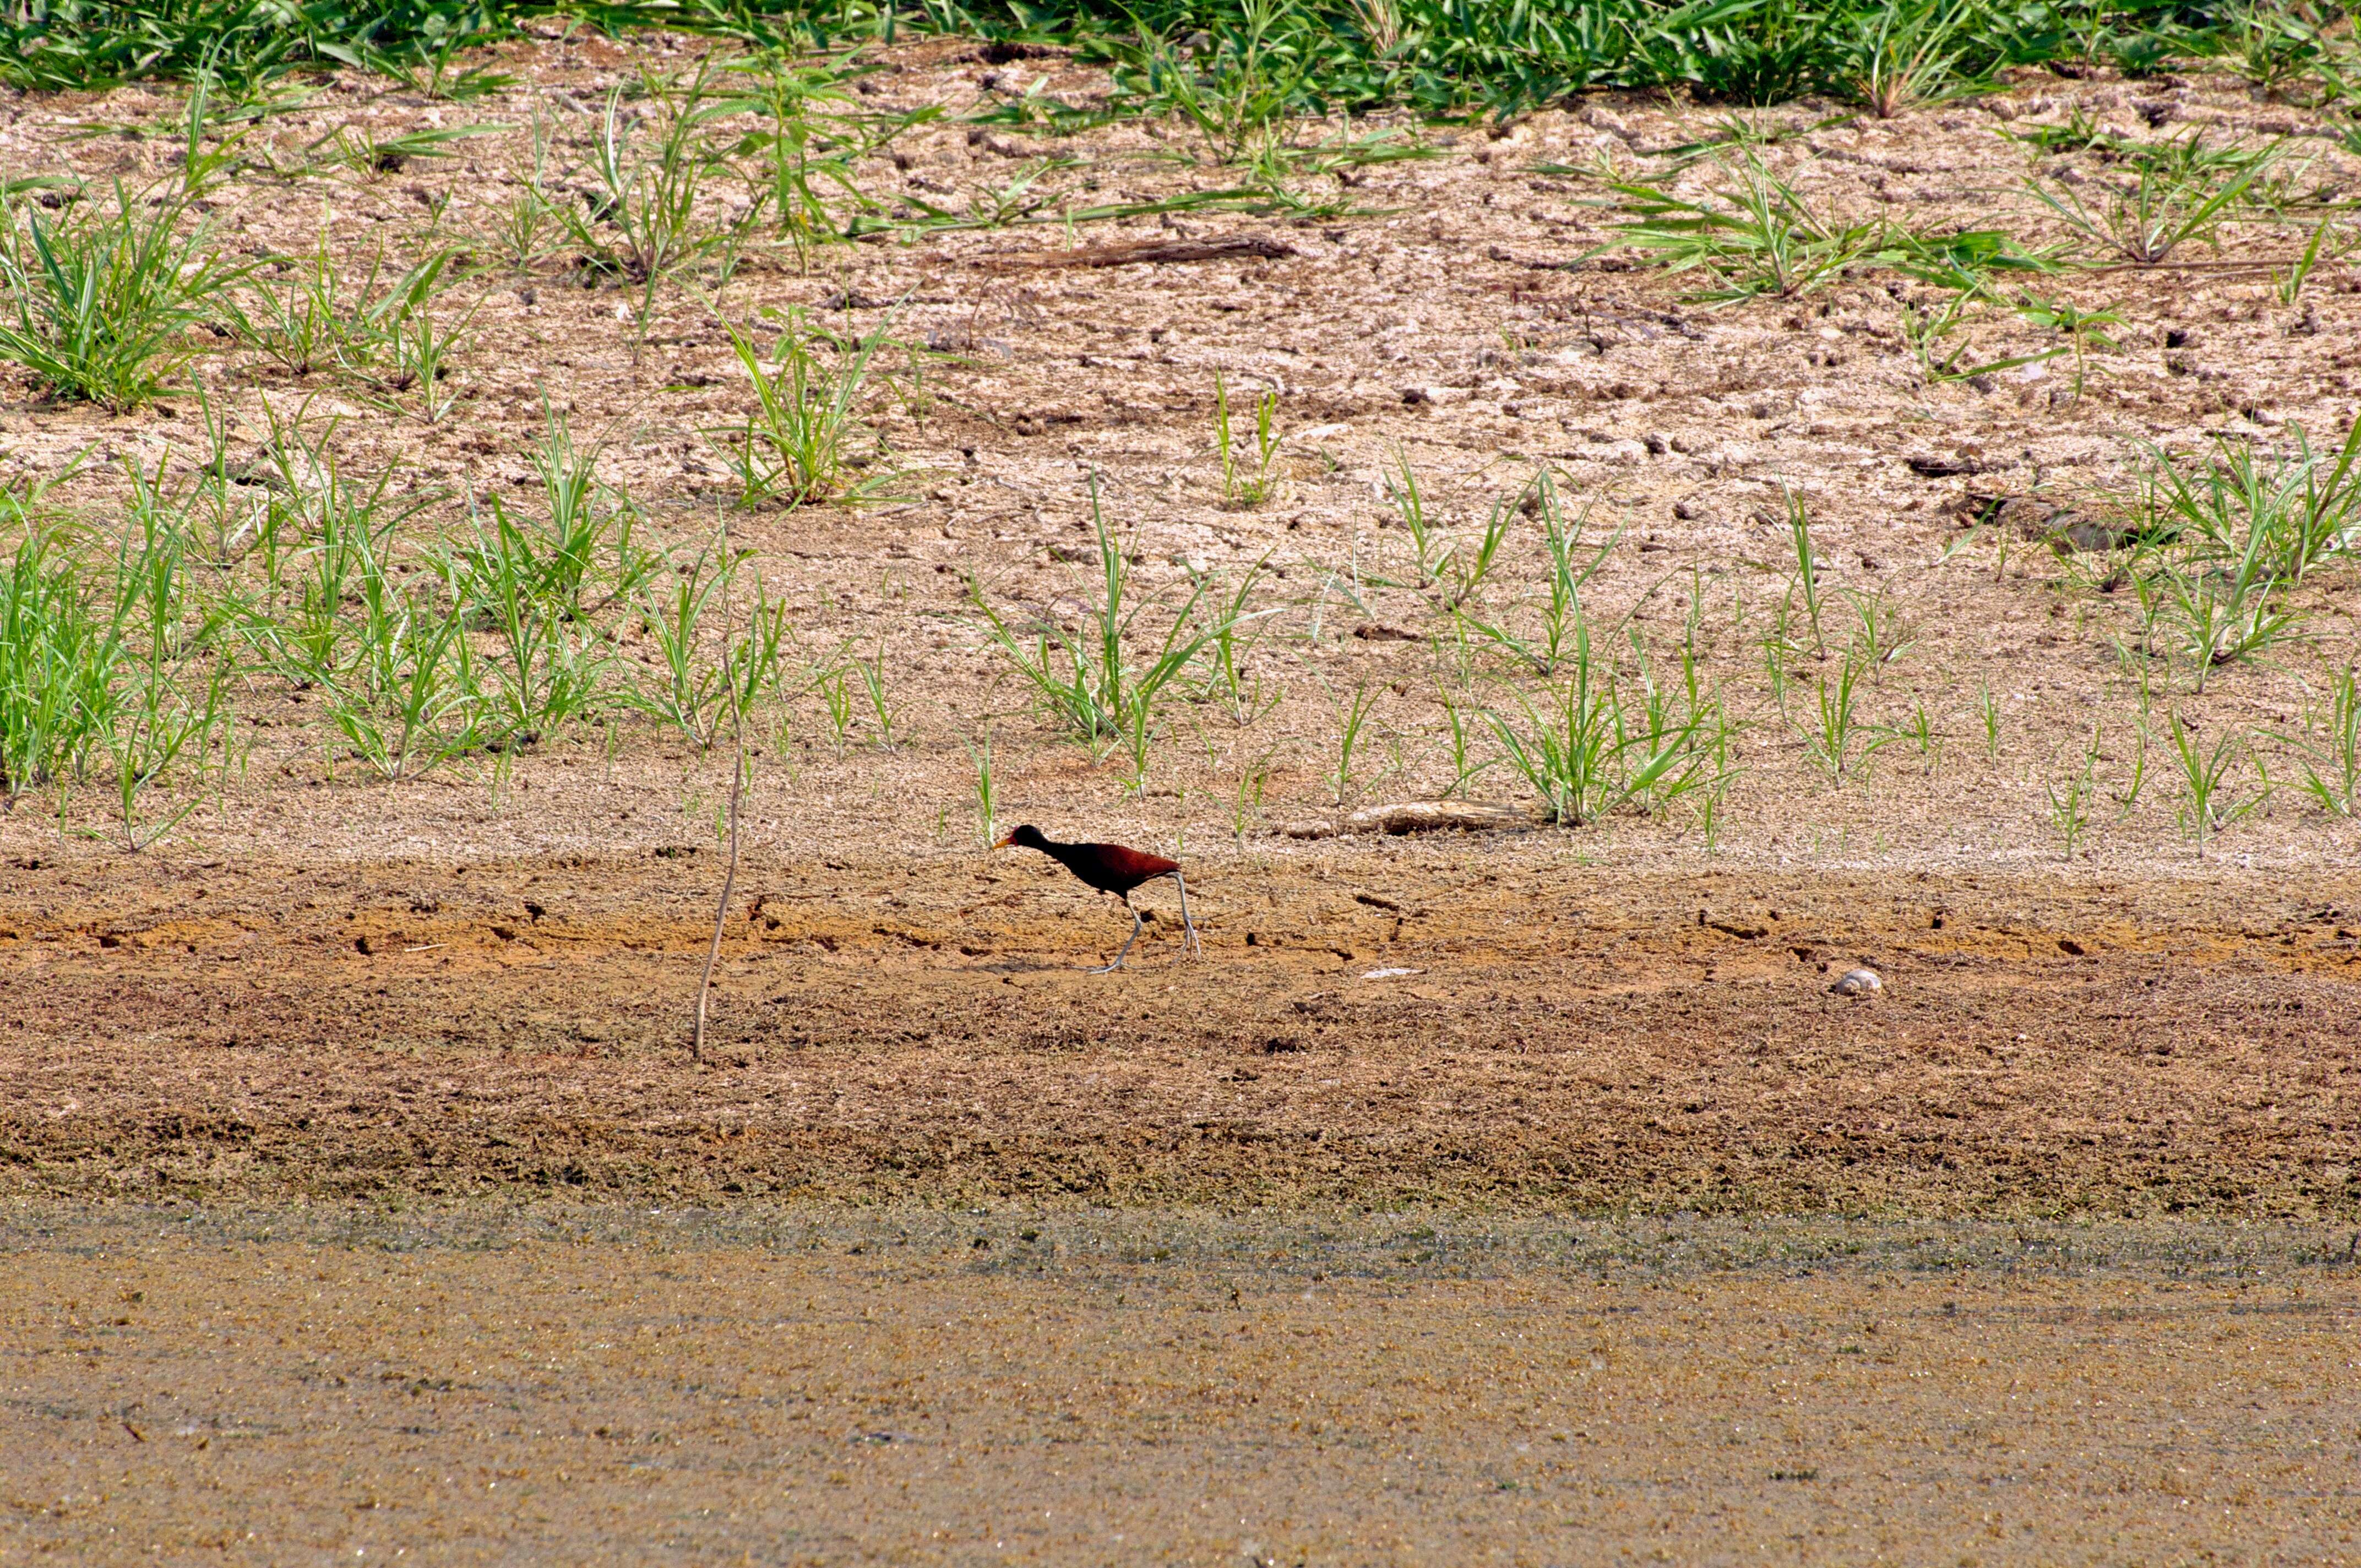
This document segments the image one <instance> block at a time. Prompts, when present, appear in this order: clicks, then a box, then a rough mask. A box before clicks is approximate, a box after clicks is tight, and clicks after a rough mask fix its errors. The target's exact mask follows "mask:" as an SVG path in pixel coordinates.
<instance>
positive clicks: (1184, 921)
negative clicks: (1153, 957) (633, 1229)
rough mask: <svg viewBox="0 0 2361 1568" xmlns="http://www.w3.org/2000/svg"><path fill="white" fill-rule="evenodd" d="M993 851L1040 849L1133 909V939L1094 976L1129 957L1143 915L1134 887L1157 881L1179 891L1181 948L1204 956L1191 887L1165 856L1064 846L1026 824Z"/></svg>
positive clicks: (1108, 847) (1177, 866) (1112, 848)
mask: <svg viewBox="0 0 2361 1568" xmlns="http://www.w3.org/2000/svg"><path fill="white" fill-rule="evenodd" d="M993 848H994V849H995V850H1009V849H1018V850H1040V851H1041V852H1042V853H1043V854H1045V855H1047V856H1049V858H1050V859H1051V860H1053V861H1057V862H1058V863H1059V864H1060V865H1061V866H1064V867H1065V868H1066V869H1067V870H1068V871H1070V872H1073V873H1074V874H1075V875H1076V876H1078V877H1080V878H1081V879H1082V881H1083V882H1085V883H1089V884H1090V885H1091V886H1093V887H1094V888H1097V889H1098V890H1099V891H1100V892H1101V893H1111V894H1115V896H1116V897H1117V898H1120V899H1122V900H1123V906H1124V907H1125V908H1126V909H1130V910H1131V935H1130V936H1128V937H1126V938H1124V939H1123V951H1122V952H1119V953H1117V954H1116V955H1115V962H1113V963H1111V964H1107V965H1104V967H1102V968H1099V969H1094V970H1092V971H1091V972H1092V973H1093V974H1105V973H1106V972H1107V971H1108V970H1119V969H1121V968H1123V960H1124V959H1126V958H1128V957H1129V956H1130V954H1131V945H1132V943H1134V942H1136V941H1137V940H1139V927H1140V926H1141V924H1142V923H1143V921H1144V919H1145V917H1144V916H1142V915H1141V914H1140V913H1139V911H1138V910H1137V909H1133V908H1132V904H1131V892H1132V889H1134V888H1136V887H1137V886H1139V885H1140V884H1141V883H1149V882H1154V881H1155V880H1156V879H1157V878H1159V877H1168V876H1169V877H1170V878H1171V879H1172V880H1173V882H1174V883H1178V884H1179V886H1180V929H1181V939H1180V941H1181V946H1180V950H1181V951H1182V952H1184V953H1191V952H1200V951H1202V945H1201V944H1200V943H1199V942H1198V940H1197V927H1196V923H1195V922H1194V921H1192V920H1191V919H1190V918H1189V884H1188V883H1187V882H1186V881H1185V880H1183V879H1182V877H1181V875H1180V861H1168V860H1166V859H1165V858H1164V857H1163V856H1161V855H1151V854H1149V853H1148V852H1147V851H1146V850H1128V849H1126V848H1125V847H1124V846H1122V845H1121V844H1060V843H1059V842H1058V841H1057V840H1056V839H1051V838H1048V837H1046V836H1045V835H1044V834H1043V833H1042V831H1041V829H1039V828H1036V827H1034V826H1033V825H1032V824H1031V823H1029V822H1028V823H1027V824H1026V825H1025V826H1024V827H1022V828H1018V829H1016V831H1015V832H1014V833H1011V834H1010V835H1009V836H1008V837H1007V838H1005V839H1002V840H1001V841H1000V842H999V843H997V844H994V846H993Z"/></svg>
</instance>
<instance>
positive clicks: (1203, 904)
mask: <svg viewBox="0 0 2361 1568" xmlns="http://www.w3.org/2000/svg"><path fill="white" fill-rule="evenodd" d="M1544 837H1545V836H1540V835H1535V836H1531V837H1530V838H1528V839H1524V840H1523V841H1519V840H1517V839H1503V840H1496V841H1491V842H1484V841H1477V840H1466V841H1462V842H1457V843H1448V844H1446V843H1439V842H1387V843H1378V844H1367V843H1345V844H1329V845H1323V846H1319V847H1317V850H1316V851H1305V852H1303V853H1301V854H1300V855H1282V856H1280V857H1279V858H1277V859H1246V858H1241V859H1235V860H1227V859H1213V858H1210V857H1209V860H1210V863H1204V864H1202V867H1201V869H1200V871H1199V873H1198V877H1199V880H1198V883H1197V884H1196V885H1197V888H1198V892H1199V894H1200V896H1199V898H1198V900H1197V903H1198V905H1199V913H1200V916H1201V918H1202V920H1203V921H1204V923H1205V925H1206V927H1207V931H1206V935H1207V956H1206V958H1205V959H1204V961H1202V963H1197V964H1191V965H1187V966H1179V965H1174V964H1172V963H1170V961H1169V958H1170V953H1171V951H1172V947H1171V944H1170V942H1169V941H1167V940H1161V939H1158V938H1161V937H1163V936H1164V935H1166V934H1168V933H1170V930H1171V927H1170V926H1161V927H1155V928H1152V930H1153V932H1154V935H1153V936H1152V937H1151V938H1150V939H1149V940H1148V941H1144V942H1143V944H1142V948H1143V951H1144V953H1145V961H1144V962H1142V963H1140V964H1139V965H1138V966H1137V967H1136V968H1135V969H1134V970H1132V971H1131V972H1129V973H1127V974H1125V975H1121V976H1115V977H1096V976H1091V975H1086V974H1082V973H1080V972H1077V970H1076V966H1077V965H1079V964H1081V963H1083V962H1088V961H1093V960H1094V959H1096V958H1097V957H1098V956H1099V955H1100V954H1101V953H1103V952H1104V951H1105V950H1108V949H1111V948H1112V945H1113V939H1114V938H1116V937H1119V935H1120V932H1121V922H1120V920H1119V919H1118V918H1117V917H1116V916H1115V915H1114V914H1113V913H1112V909H1113V906H1112V905H1109V904H1107V903H1105V902H1104V901H1097V902H1093V900H1092V898H1091V897H1090V895H1088V894H1083V893H1082V891H1081V890H1079V889H1078V888H1077V887H1075V885H1074V884H1072V883H1067V882H1062V881H1059V880H1055V878H1054V876H1053V873H1052V871H1051V869H1050V868H1049V867H1047V866H1046V864H1045V863H1044V862H1040V861H1036V860H1031V859H1027V860H1025V861H1016V860H1006V859H1004V860H1002V861H994V862H990V863H986V862H983V861H977V860H975V859H973V858H972V857H959V856H950V855H939V856H919V857H917V858H914V859H912V860H909V861H880V860H877V859H875V858H859V857H853V858H839V859H832V860H827V861H776V862H772V863H763V864H758V865H756V866H754V867H752V868H751V869H750V872H749V874H748V876H747V878H746V879H745V881H744V882H742V883H741V888H742V889H743V898H742V899H741V905H740V907H739V910H738V912H737V913H736V915H735V916H733V919H732V922H731V938H730V947H729V950H728V952H727V955H726V957H725V959H724V961H723V965H722V969H721V973H720V976H719V980H718V982H717V984H718V1003H717V1005H718V1013H717V1016H718V1019H719V1027H718V1031H717V1035H718V1038H719V1042H720V1046H719V1050H718V1052H717V1053H716V1055H715V1057H714V1058H713V1059H709V1060H708V1062H707V1063H705V1064H704V1065H701V1066H699V1065H695V1064H692V1063H690V1062H689V1061H687V1060H686V1051H685V1045H686V1038H685V1036H686V1019H687V1013H688V1006H689V998H690V996H691V994H692V991H693V987H694V983H695V977H696V969H697V961H698V960H699V959H701V957H702V953H701V948H702V945H703V941H704V940H705V936H704V933H705V931H706V930H708V929H709V927H706V926H704V922H705V921H706V920H707V919H708V916H706V915H705V913H704V911H705V910H706V909H707V908H708V907H709V905H708V904H707V903H706V902H705V901H706V899H707V898H708V897H709V890H708V888H707V887H706V886H705V885H704V884H705V883H708V882H709V881H711V880H713V879H712V877H711V876H710V874H709V872H710V868H697V867H694V866H691V867H689V868H687V869H684V867H683V865H682V863H681V862H680V861H676V860H666V859H659V858H653V857H648V858H641V859H636V860H618V861H604V862H602V861H591V860H587V859H582V858H573V859H564V860H547V861H533V862H503V863H484V864H475V865H466V866H452V865H448V864H442V865H434V864H427V863H423V862H421V863H407V864H405V863H392V864H384V863H379V864H374V865H366V866H356V865H346V866H342V867H338V868H335V869H332V870H328V871H319V870H316V869H308V868H306V867H304V866H300V865H279V864H273V863H270V862H269V861H263V860H254V861H240V862H238V863H236V864H228V865H225V864H215V865H189V864H178V865H175V864H172V863H170V862H165V861H154V860H152V859H151V860H143V861H127V860H122V859H116V860H115V861H102V860H95V859H93V860H78V859H72V858H71V857H70V858H69V859H68V860H67V861H63V862H60V861H49V860H41V859H39V858H38V857H23V858H20V859H19V861H17V863H16V865H14V866H13V867H12V868H11V869H10V871H9V872H8V874H7V881H6V883H5V892H4V893H0V1012H5V1019H0V1102H5V1110H0V1186H5V1189H6V1190H10V1191H13V1192H16V1193H17V1194H20V1195H29V1194H44V1193H46V1194H57V1195H64V1194H75V1195H88V1196H100V1195H118V1196H140V1197H154V1196H158V1195H163V1194H184V1195H203V1196H207V1197H212V1198H223V1197H232V1196H237V1197H276V1196H285V1195H296V1194H305V1195H346V1194H362V1193H379V1192H391V1193H402V1192H410V1193H426V1194H431V1193H437V1192H465V1191H467V1190H479V1189H485V1188H491V1187H506V1186H511V1185H519V1184H522V1185H524V1186H528V1187H537V1186H543V1185H548V1186H555V1187H561V1188H562V1187H569V1186H570V1187H577V1188H581V1189H586V1190H588V1192H589V1193H592V1194H609V1195H616V1196H621V1195H631V1196H633V1197H638V1196H641V1195H646V1196H655V1197H667V1196H668V1197H675V1198H685V1199H696V1200H697V1201H731V1200H738V1201H751V1200H752V1199H753V1198H754V1197H756V1196H761V1195H774V1196H783V1197H806V1198H818V1197H826V1198H836V1199H850V1200H856V1201H881V1200H895V1199H915V1200H919V1201H962V1200H967V1199H971V1198H975V1197H980V1196H993V1195H996V1196H1018V1195H1023V1196H1027V1197H1030V1198H1053V1197H1057V1198H1070V1199H1073V1200H1079V1201H1117V1202H1125V1203H1130V1202H1166V1201H1206V1202H1213V1203H1218V1204H1224V1205H1237V1204H1252V1203H1274V1202H1275V1203H1296V1202H1304V1201H1329V1200H1346V1201H1363V1202H1369V1203H1377V1204H1392V1203H1399V1202H1419V1201H1442V1202H1446V1203H1450V1204H1454V1205H1474V1206H1478V1207H1491V1206H1502V1207H1508V1208H1536V1209H1541V1208H1546V1209H1559V1208H1565V1207H1572V1208H1575V1209H1580V1210H1611V1209H1617V1208H1621V1207H1625V1206H1635V1207H1638V1208H1642V1209H1646V1210H1663V1211H1670V1210H1677V1209H1696V1210H1702V1211H1708V1212H1813V1211H1838V1212H1877V1213H1897V1214H1981V1215H2015V1214H2030V1213H2050V1212H2075V1211H2092V1212H2107V1213H2122V1214H2150V1213H2192V1214H2207V1215H2239V1216H2253V1215H2265V1214H2268V1215H2285V1216H2307V1217H2308V1216H2329V1217H2335V1216H2348V1217H2349V1216H2351V1215H2353V1214H2355V1213H2356V1212H2361V1174H2356V1173H2361V1037H2356V1035H2361V1031H2356V1029H2355V1028H2354V1026H2353V1023H2352V1020H2353V1019H2354V1018H2355V1017H2356V1015H2361V1009H2356V992H2361V952H2356V941H2355V938H2354V937H2353V930H2354V927H2355V926H2356V924H2361V918H2356V914H2355V913H2354V911H2355V910H2356V907H2361V885H2356V883H2355V882H2354V880H2353V879H2352V878H2351V877H2350V876H2349V875H2345V876H2343V877H2341V878H2340V877H2320V878H2315V879H2308V880H2307V881H2306V882H2305V883H2303V884H2301V885H2291V884H2290V883H2285V882H2283V881H2281V882H2272V881H2268V880H2267V879H2265V878H2262V877H2260V876H2259V875H2243V874H2241V873H2239V872H2235V871H2230V870H2224V871H2222V872H2218V873H2217V874H2216V876H2215V877H2214V878H2213V880H2210V881H2208V882H2205V883H2194V882H2192V883H2169V882H2163V881H2153V882H2139V883H2123V882H2113V883H2111V882H2103V881H2092V880H2088V879H2082V880H2068V879H2064V878H2060V877H2054V876H2049V875H2044V874H2040V873H2034V874H2026V875H2021V876H2002V875H1984V876H1975V875H1944V874H1938V873H1911V874H1905V873H1898V872H1887V873H1870V872H1862V873H1860V874H1857V875H1855V874H1847V873H1841V872H1833V873H1832V872H1812V873H1809V874H1808V875H1806V874H1802V873H1798V874H1796V875H1794V876H1787V875H1774V874H1769V873H1764V872H1748V871H1741V870H1730V871H1722V872H1711V871H1703V872H1621V871H1614V870H1608V869H1602V868H1595V867H1584V866H1581V865H1579V864H1576V863H1573V862H1572V861H1570V860H1568V859H1566V858H1565V856H1564V854H1563V852H1562V851H1555V850H1550V849H1549V848H1548V847H1547V844H1544V843H1543V839H1544ZM1547 842H1548V844H1557V845H1563V844H1564V843H1565V839H1557V838H1554V837H1551V838H1548V840H1547ZM1378 889H1382V890H1383V891H1382V892H1378V891H1376V890H1378ZM1102 943H1104V946H1101V944H1102ZM1857 961H1866V962H1869V963H1871V964H1873V965H1874V966H1875V967H1876V968H1878V969H1879V970H1881V971H1882V972H1883V975H1884V977H1885V980H1886V984H1887V989H1886V991H1885V992H1884V994H1883V995H1882V996H1880V997H1877V998H1875V999H1872V1000H1870V1001H1867V1002H1860V1003H1855V1002H1847V1001H1843V1000H1840V999H1839V998H1836V997H1833V996H1830V995H1828V993H1827V986H1828V981H1829V980H1830V979H1831V978H1832V976H1833V974H1834V973H1836V972H1839V971H1841V970H1843V969H1844V968H1845V967H1847V966H1849V965H1850V964H1852V963H1854V962H1857ZM1375 970H1409V971H1411V972H1408V973H1400V974H1395V975H1392V976H1390V977H1388V978H1382V979H1370V978H1366V977H1367V976H1368V975H1370V974H1371V972H1372V971H1375Z"/></svg>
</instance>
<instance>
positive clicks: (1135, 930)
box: [1090, 893, 1145, 974]
mask: <svg viewBox="0 0 2361 1568" xmlns="http://www.w3.org/2000/svg"><path fill="white" fill-rule="evenodd" d="M1123 906H1124V907H1125V908H1126V909H1130V910H1131V935H1130V936H1128V937H1126V938H1124V939H1123V951H1122V952H1119V953H1117V954H1116V955H1115V962H1113V963H1111V964H1101V965H1100V966H1099V967H1098V968H1096V969H1094V970H1091V971H1090V972H1091V973H1093V974H1113V973H1114V972H1115V970H1119V969H1121V968H1123V960H1124V959H1126V958H1129V957H1130V956H1131V945H1132V944H1133V943H1134V942H1137V941H1138V940H1139V927H1140V922H1141V921H1142V920H1143V919H1144V918H1145V916H1142V915H1141V914H1140V913H1139V911H1138V910H1137V909H1134V908H1132V903H1131V894H1127V893H1126V894H1124V895H1123Z"/></svg>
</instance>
